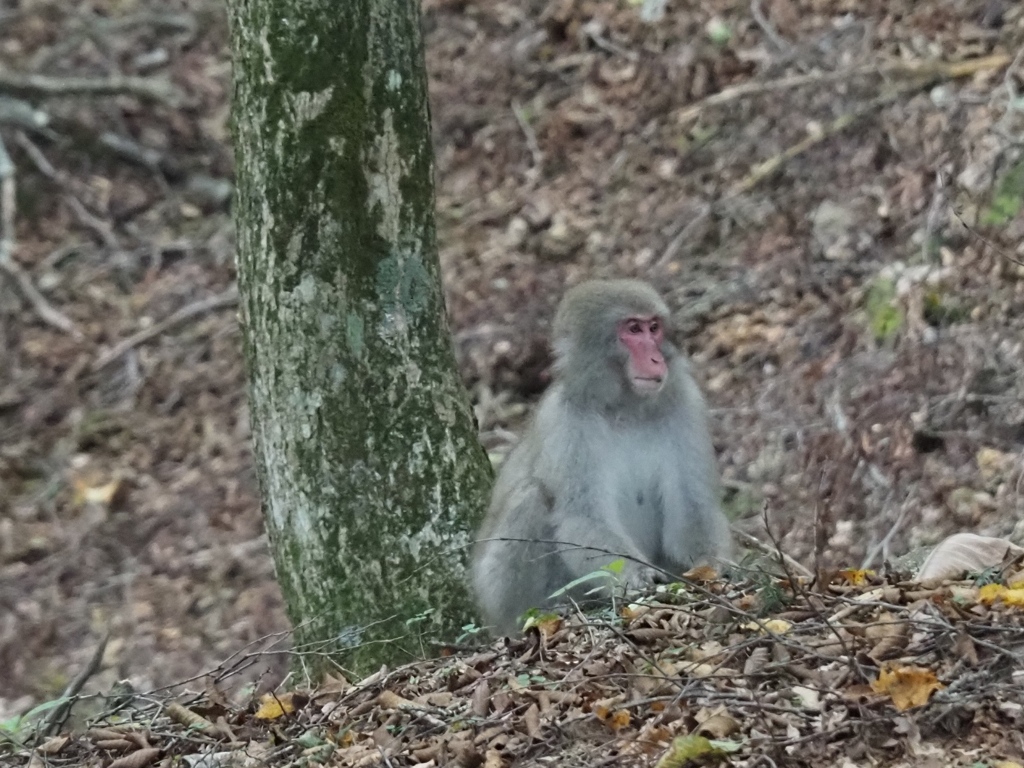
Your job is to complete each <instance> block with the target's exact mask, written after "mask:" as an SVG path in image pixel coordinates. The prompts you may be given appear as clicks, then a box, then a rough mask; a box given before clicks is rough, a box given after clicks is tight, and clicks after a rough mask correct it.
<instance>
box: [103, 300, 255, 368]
mask: <svg viewBox="0 0 1024 768" xmlns="http://www.w3.org/2000/svg"><path fill="white" fill-rule="evenodd" d="M237 303H238V287H237V286H234V285H233V286H231V287H230V288H228V289H227V290H226V291H224V292H223V293H219V294H217V295H216V296H211V297H209V298H207V299H201V300H199V301H194V302H192V303H191V304H188V305H186V306H184V307H182V308H181V309H179V310H178V311H177V312H175V313H174V314H172V315H171V316H170V317H168V318H166V319H164V320H161V321H160V322H159V323H155V324H154V325H153V326H151V327H149V328H146V329H145V330H142V331H139V332H138V333H135V334H132V335H131V336H129V337H128V338H127V339H125V340H124V341H121V342H119V343H118V344H116V345H115V346H114V348H113V349H111V350H110V351H109V352H105V353H104V354H102V355H100V356H99V357H98V358H96V362H94V363H93V364H92V371H93V372H96V371H99V370H102V369H103V368H106V367H107V366H108V365H110V364H111V363H112V362H114V361H115V360H117V359H118V358H120V357H121V356H122V355H124V354H125V353H126V352H128V351H129V350H131V349H134V348H135V347H137V346H139V345H140V344H144V343H145V342H147V341H149V340H150V339H153V338H156V337H157V336H159V335H160V334H162V333H164V332H165V331H167V330H169V329H170V328H173V327H174V326H176V325H179V324H181V323H184V322H187V321H188V320H191V319H192V318H194V317H198V316H200V315H204V314H206V313H207V312H213V311H214V310H217V309H225V308H227V307H233V306H234V305H235V304H237Z"/></svg>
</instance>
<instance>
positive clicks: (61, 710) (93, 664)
mask: <svg viewBox="0 0 1024 768" xmlns="http://www.w3.org/2000/svg"><path fill="white" fill-rule="evenodd" d="M108 640H110V633H109V632H108V633H107V634H105V635H104V636H103V639H102V640H100V644H99V645H97V646H96V650H95V651H93V652H92V657H91V658H90V659H89V662H88V663H87V664H86V665H85V667H83V668H82V671H81V672H79V673H78V674H77V675H75V678H74V679H73V680H72V681H71V682H70V683H68V687H67V688H65V689H64V693H62V694H61V696H60V697H61V699H63V701H62V702H61V704H60V705H59V706H56V707H54V708H53V710H52V711H51V712H50V714H49V716H48V717H47V718H46V721H45V722H44V723H43V734H45V735H47V736H49V735H50V734H51V733H53V732H54V731H56V730H58V729H59V728H60V727H61V726H62V725H63V724H64V721H65V720H66V719H67V717H68V715H69V714H70V713H71V707H72V705H73V704H74V701H72V699H74V697H75V696H77V695H78V694H79V693H80V692H81V690H82V687H83V686H84V685H85V684H86V682H87V681H88V680H89V678H90V677H92V676H93V675H95V674H96V670H98V669H99V668H100V664H102V663H103V654H104V652H105V651H106V650H107V641H108Z"/></svg>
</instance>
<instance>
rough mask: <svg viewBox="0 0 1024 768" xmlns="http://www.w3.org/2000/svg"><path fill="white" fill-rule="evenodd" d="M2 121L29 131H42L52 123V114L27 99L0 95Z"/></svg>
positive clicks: (0, 119)
mask: <svg viewBox="0 0 1024 768" xmlns="http://www.w3.org/2000/svg"><path fill="white" fill-rule="evenodd" d="M0 123H3V124H5V125H13V126H15V127H17V128H22V129H24V130H27V131H41V130H43V129H44V128H46V126H47V125H49V123H50V116H49V115H48V114H46V113H45V112H43V111H41V110H38V109H36V108H35V107H34V106H32V105H31V104H29V103H28V102H27V101H23V100H22V99H12V98H8V97H6V96H0Z"/></svg>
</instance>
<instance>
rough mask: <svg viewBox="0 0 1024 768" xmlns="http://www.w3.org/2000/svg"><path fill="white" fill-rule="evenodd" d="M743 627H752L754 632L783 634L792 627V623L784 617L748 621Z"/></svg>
mask: <svg viewBox="0 0 1024 768" xmlns="http://www.w3.org/2000/svg"><path fill="white" fill-rule="evenodd" d="M743 628H744V629H752V630H754V631H755V632H761V633H762V634H764V633H765V632H768V633H771V634H773V635H784V634H786V633H787V632H789V630H790V629H792V628H793V625H792V624H791V623H789V622H788V621H786V620H785V619H768V620H767V621H762V622H757V621H748V622H747V623H746V624H744V625H743Z"/></svg>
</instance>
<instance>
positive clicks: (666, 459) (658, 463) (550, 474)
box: [472, 280, 731, 633]
mask: <svg viewBox="0 0 1024 768" xmlns="http://www.w3.org/2000/svg"><path fill="white" fill-rule="evenodd" d="M632 315H658V316H660V317H661V318H662V320H663V321H667V320H668V308H667V307H666V306H665V303H664V301H662V299H661V297H660V296H659V295H658V294H657V293H656V292H655V291H654V289H653V288H651V286H649V285H647V284H646V283H643V282H639V281H635V280H608V281H591V282H588V283H584V284H582V285H580V286H578V287H576V288H574V289H572V290H570V291H569V292H568V293H567V294H566V296H565V298H563V300H562V303H561V305H560V307H559V310H558V313H557V315H556V318H555V324H554V344H553V346H554V349H555V354H556V364H555V370H556V374H557V380H556V383H555V384H554V385H553V386H552V387H551V389H550V390H549V391H548V392H547V393H546V394H545V396H544V398H543V399H542V400H541V403H540V405H539V407H538V409H537V413H536V414H535V416H534V420H533V423H532V424H531V426H530V428H529V429H528V431H527V433H526V435H525V436H524V437H523V439H522V441H521V442H520V443H519V445H517V446H516V447H515V449H513V451H512V452H511V453H510V454H509V455H508V457H507V458H506V459H505V463H504V465H503V466H502V469H501V471H500V473H499V475H498V480H497V483H496V484H495V487H494V491H493V494H492V497H491V505H490V509H489V511H488V514H487V519H486V521H485V522H484V525H483V528H482V529H481V531H480V535H479V540H478V543H477V545H476V548H475V551H474V554H473V569H472V576H473V585H474V590H475V593H476V597H477V601H478V603H479V605H480V608H481V610H482V612H483V614H484V618H485V619H486V621H487V622H488V623H489V624H490V625H491V626H493V627H494V628H495V629H496V630H497V631H498V632H501V633H509V632H512V631H514V630H515V629H516V628H517V620H518V618H519V616H521V615H522V613H523V612H524V611H526V610H527V609H528V608H531V607H545V606H549V605H551V601H550V600H549V599H548V598H549V596H550V595H551V593H553V592H555V591H557V590H558V589H560V588H561V587H563V586H565V585H566V584H567V583H569V582H570V581H572V580H573V579H576V578H578V577H580V576H583V575H586V574H588V573H590V572H592V571H595V570H597V569H598V568H600V567H601V566H602V565H605V564H607V563H609V562H611V561H612V560H616V559H618V558H619V557H620V556H626V558H627V560H626V566H625V569H624V571H623V572H622V574H621V575H622V578H623V581H624V582H625V583H626V585H627V586H630V587H638V586H643V585H645V584H649V583H650V582H651V581H652V580H654V579H655V578H657V577H658V576H659V573H660V571H659V569H661V570H664V571H668V572H670V573H682V572H683V571H685V570H687V569H689V568H691V567H692V566H693V565H696V564H699V563H705V562H718V561H721V560H725V559H727V558H728V557H729V556H730V553H731V539H730V535H729V525H728V521H727V520H726V518H725V516H724V515H723V513H722V510H721V506H720V502H719V485H718V472H717V469H716V466H715V457H714V450H713V448H712V445H711V438H710V435H709V433H708V427H707V416H706V414H707V409H706V407H705V405H704V400H703V398H702V397H701V394H700V391H699V389H698V387H697V385H696V383H695V382H694V380H693V377H692V376H691V375H690V370H689V364H688V363H687V361H686V360H685V358H684V357H683V356H682V355H680V354H679V353H678V352H677V350H676V349H675V348H673V347H672V346H671V345H669V344H667V343H666V344H664V345H663V347H662V351H663V353H664V355H665V358H666V361H667V362H668V365H669V377H668V379H667V381H666V383H665V386H664V387H663V388H662V389H661V391H660V392H658V393H657V394H656V395H648V396H642V395H637V394H635V393H634V392H633V391H632V389H631V385H630V383H629V381H628V379H627V376H626V358H627V354H628V353H627V352H626V350H625V349H624V347H623V345H622V344H621V342H619V340H618V336H617V326H618V323H619V322H620V321H621V320H623V319H625V318H627V317H630V316H632ZM545 542H548V543H545ZM550 542H571V543H572V544H574V545H576V546H572V545H565V544H555V543H550ZM609 552H611V553H616V554H609ZM630 558H631V559H630ZM638 561H639V562H638ZM645 564H647V565H645ZM651 566H654V567H651Z"/></svg>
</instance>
